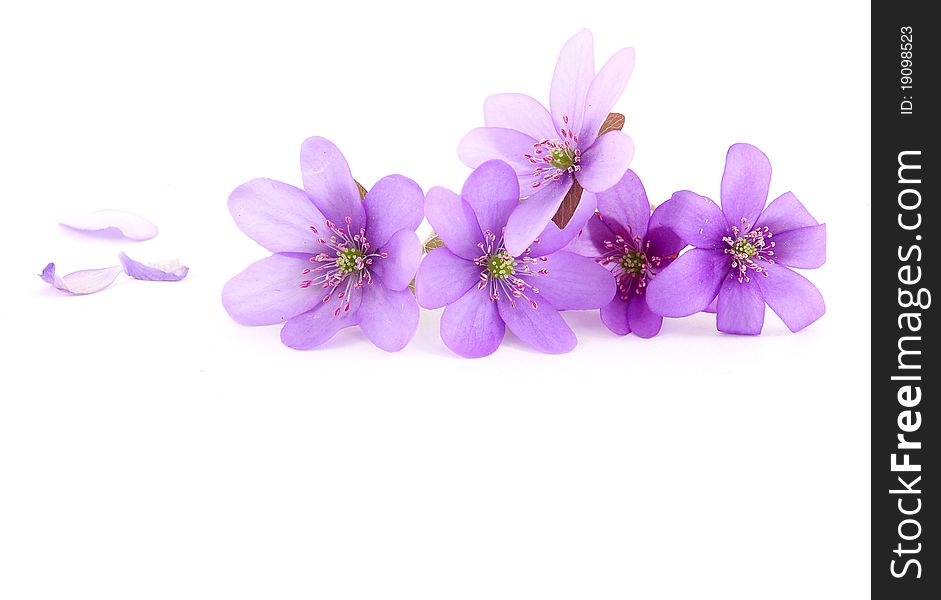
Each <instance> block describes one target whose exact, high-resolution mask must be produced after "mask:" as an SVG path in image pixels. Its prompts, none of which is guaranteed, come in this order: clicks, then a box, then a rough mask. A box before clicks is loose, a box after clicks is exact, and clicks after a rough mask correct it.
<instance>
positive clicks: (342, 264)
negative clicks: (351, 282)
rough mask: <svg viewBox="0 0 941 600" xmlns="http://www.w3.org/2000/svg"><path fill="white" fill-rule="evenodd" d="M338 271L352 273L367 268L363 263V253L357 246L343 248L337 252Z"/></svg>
mask: <svg viewBox="0 0 941 600" xmlns="http://www.w3.org/2000/svg"><path fill="white" fill-rule="evenodd" d="M336 264H337V269H339V270H340V272H341V273H347V274H349V273H352V272H353V271H362V270H363V269H365V268H366V264H365V262H364V261H363V253H362V251H361V250H360V249H359V248H356V247H355V246H349V247H346V248H343V249H342V250H340V251H339V252H337V263H336Z"/></svg>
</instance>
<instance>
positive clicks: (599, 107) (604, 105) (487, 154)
mask: <svg viewBox="0 0 941 600" xmlns="http://www.w3.org/2000/svg"><path fill="white" fill-rule="evenodd" d="M633 68H634V50H633V49H632V48H625V49H623V50H620V51H618V52H617V53H615V54H614V56H612V57H611V58H610V59H609V60H608V62H607V63H605V65H604V66H603V67H602V68H601V70H600V71H599V72H598V73H597V75H596V74H595V65H594V48H593V42H592V36H591V32H590V31H588V30H587V29H583V30H582V31H580V32H578V33H577V34H575V36H574V37H572V38H571V39H570V40H569V41H568V42H566V43H565V45H564V46H563V47H562V51H561V53H560V54H559V59H558V62H557V63H556V67H555V74H554V75H553V77H552V85H551V87H550V90H549V110H548V111H547V110H546V109H545V108H543V106H542V105H541V104H540V103H539V102H537V101H536V100H534V99H533V98H531V97H529V96H526V95H524V94H497V95H494V96H490V97H489V98H487V100H486V102H485V104H484V118H485V124H486V127H482V128H478V129H474V130H473V131H471V132H470V133H468V134H467V135H466V136H465V137H464V139H463V140H461V142H460V145H459V148H458V154H459V155H460V158H461V160H462V161H463V162H464V163H465V164H467V165H468V166H470V167H477V166H480V165H481V164H482V163H484V162H485V161H487V160H490V159H500V160H503V161H506V162H507V163H509V164H510V165H511V166H512V167H513V169H514V170H515V171H516V175H517V176H518V178H519V185H520V189H521V191H522V194H523V196H524V197H525V199H524V200H523V202H521V203H520V204H519V206H516V207H514V210H513V211H512V213H511V214H510V216H509V218H508V220H507V227H506V234H505V243H506V248H507V250H508V251H509V252H510V253H511V254H513V255H514V256H516V255H519V254H521V253H522V252H523V251H524V250H525V249H526V247H528V246H529V244H530V243H531V242H532V241H533V239H535V238H536V237H537V236H539V235H540V232H542V231H543V229H544V228H545V227H546V226H547V224H548V223H549V221H550V219H552V217H553V215H555V213H556V211H557V210H558V208H559V205H560V204H561V203H562V199H563V197H564V196H565V194H566V193H567V192H568V190H569V188H571V187H572V184H573V183H574V182H575V181H577V182H578V183H579V184H581V186H582V187H583V188H584V189H586V190H588V191H591V192H602V191H604V190H606V189H608V188H610V187H611V186H612V185H614V184H615V183H617V182H618V180H620V179H621V176H622V175H624V171H626V170H627V167H628V165H629V164H630V162H631V158H632V157H633V155H634V144H633V142H632V141H631V138H629V137H628V136H627V135H625V134H624V133H622V132H620V131H609V132H607V133H604V134H603V135H600V136H599V135H598V134H599V131H600V129H601V125H602V124H603V123H604V120H605V118H606V117H607V116H608V113H609V112H610V110H611V108H612V107H613V106H614V103H615V102H617V100H618V98H619V97H620V95H621V93H622V92H623V91H624V87H625V86H626V85H627V80H628V78H629V77H630V75H631V71H632V70H633Z"/></svg>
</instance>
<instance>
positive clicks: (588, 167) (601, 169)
mask: <svg viewBox="0 0 941 600" xmlns="http://www.w3.org/2000/svg"><path fill="white" fill-rule="evenodd" d="M633 158H634V141H633V140H632V139H631V138H630V136H628V135H627V134H626V133H624V132H622V131H609V132H608V133H606V134H604V135H603V136H601V137H600V138H598V139H597V140H595V143H594V144H592V145H591V147H590V148H587V149H586V150H585V151H584V152H582V163H581V170H580V171H579V172H578V173H577V175H576V176H575V178H576V179H578V182H579V183H580V184H582V187H584V188H585V189H586V190H588V191H590V192H603V191H605V190H607V189H609V188H610V187H611V186H613V185H614V184H616V183H617V182H618V181H620V180H621V177H623V176H624V173H625V172H626V171H627V167H628V166H629V165H630V164H631V159H633Z"/></svg>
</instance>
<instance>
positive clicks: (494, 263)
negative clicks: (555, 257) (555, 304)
mask: <svg viewBox="0 0 941 600" xmlns="http://www.w3.org/2000/svg"><path fill="white" fill-rule="evenodd" d="M477 247H478V248H480V251H481V252H482V254H481V255H480V256H479V257H478V258H477V259H476V260H474V264H476V265H477V266H479V267H480V281H479V282H477V289H479V290H482V289H484V288H487V289H488V294H489V296H490V301H491V302H497V301H498V300H501V299H506V300H507V301H509V303H510V307H511V308H516V302H517V301H518V300H521V299H522V300H525V301H527V302H529V305H530V306H532V307H533V308H539V304H538V303H537V302H536V299H535V297H536V295H537V294H539V288H538V287H536V286H534V285H532V283H531V281H532V278H534V277H538V276H541V275H548V274H549V269H547V268H546V267H542V268H540V269H537V268H536V266H535V265H536V264H538V263H540V262H548V260H549V259H547V258H546V257H545V256H540V257H538V258H534V257H532V256H530V253H531V252H532V250H530V249H529V248H527V249H526V252H524V253H523V254H522V255H521V256H517V257H516V258H513V257H512V256H510V253H509V252H507V251H506V249H505V248H504V247H503V240H502V239H501V240H500V242H499V243H497V236H496V235H494V233H493V232H492V231H486V232H484V241H483V242H481V243H479V244H477Z"/></svg>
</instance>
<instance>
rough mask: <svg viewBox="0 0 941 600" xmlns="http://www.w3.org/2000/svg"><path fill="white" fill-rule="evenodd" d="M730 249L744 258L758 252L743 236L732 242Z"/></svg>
mask: <svg viewBox="0 0 941 600" xmlns="http://www.w3.org/2000/svg"><path fill="white" fill-rule="evenodd" d="M732 250H733V251H734V252H735V253H736V254H739V255H742V256H744V257H745V258H751V257H753V256H755V255H756V254H758V248H755V247H754V246H753V245H752V244H750V243H748V241H747V240H746V239H744V238H742V239H739V240H737V241H736V242H735V243H734V244H732Z"/></svg>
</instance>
